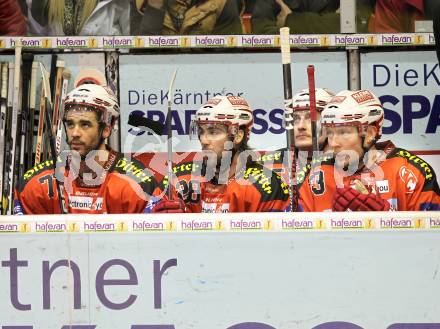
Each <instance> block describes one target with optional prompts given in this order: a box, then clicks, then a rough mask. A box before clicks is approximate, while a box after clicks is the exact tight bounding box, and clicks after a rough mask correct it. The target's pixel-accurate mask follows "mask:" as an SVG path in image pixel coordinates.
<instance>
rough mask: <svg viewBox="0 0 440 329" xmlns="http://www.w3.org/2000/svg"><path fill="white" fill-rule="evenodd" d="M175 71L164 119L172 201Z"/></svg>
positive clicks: (175, 71) (169, 196)
mask: <svg viewBox="0 0 440 329" xmlns="http://www.w3.org/2000/svg"><path fill="white" fill-rule="evenodd" d="M176 74H177V69H175V70H174V73H173V76H172V77H171V81H170V87H169V88H168V113H167V118H166V127H167V138H168V147H167V153H168V156H167V164H168V191H167V193H168V199H169V200H172V193H171V188H172V186H173V184H172V182H173V176H172V175H173V140H172V138H173V132H172V130H171V106H172V103H173V86H174V81H175V80H176Z"/></svg>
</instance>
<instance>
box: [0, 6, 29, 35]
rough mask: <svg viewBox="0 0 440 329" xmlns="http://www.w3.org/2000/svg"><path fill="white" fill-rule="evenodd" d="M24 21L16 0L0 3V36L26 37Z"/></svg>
mask: <svg viewBox="0 0 440 329" xmlns="http://www.w3.org/2000/svg"><path fill="white" fill-rule="evenodd" d="M26 34H27V31H26V19H25V17H24V15H23V13H22V12H21V8H20V5H19V4H18V1H17V0H1V1H0V36H1V35H15V36H26Z"/></svg>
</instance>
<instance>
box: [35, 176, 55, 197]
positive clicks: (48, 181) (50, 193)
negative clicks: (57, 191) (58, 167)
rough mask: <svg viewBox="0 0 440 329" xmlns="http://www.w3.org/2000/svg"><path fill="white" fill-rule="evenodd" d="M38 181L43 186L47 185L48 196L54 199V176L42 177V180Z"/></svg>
mask: <svg viewBox="0 0 440 329" xmlns="http://www.w3.org/2000/svg"><path fill="white" fill-rule="evenodd" d="M38 181H39V182H40V183H41V184H47V195H48V196H49V198H53V196H54V193H53V179H52V175H46V176H42V177H40V179H39V180H38Z"/></svg>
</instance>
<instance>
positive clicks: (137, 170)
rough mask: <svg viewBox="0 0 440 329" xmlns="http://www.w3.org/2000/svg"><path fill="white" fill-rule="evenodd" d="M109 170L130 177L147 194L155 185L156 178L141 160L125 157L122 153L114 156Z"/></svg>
mask: <svg viewBox="0 0 440 329" xmlns="http://www.w3.org/2000/svg"><path fill="white" fill-rule="evenodd" d="M109 172H116V173H119V174H122V175H125V176H127V177H130V178H131V179H133V180H134V181H135V182H137V183H138V184H139V185H140V186H141V188H142V190H143V191H144V192H146V193H148V194H151V193H152V192H153V191H154V189H155V188H156V187H157V181H156V178H155V177H154V175H153V173H152V171H151V170H149V169H148V168H146V167H145V165H144V164H143V163H142V162H140V161H138V160H135V159H131V158H128V157H125V156H124V155H123V154H119V155H118V156H117V157H116V160H115V163H114V165H113V166H112V168H110V170H109Z"/></svg>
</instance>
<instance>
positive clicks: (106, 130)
mask: <svg viewBox="0 0 440 329" xmlns="http://www.w3.org/2000/svg"><path fill="white" fill-rule="evenodd" d="M111 132H112V128H111V127H110V126H105V128H104V129H103V130H102V137H103V138H104V139H106V138H109V137H110V134H111Z"/></svg>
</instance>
